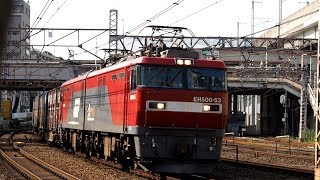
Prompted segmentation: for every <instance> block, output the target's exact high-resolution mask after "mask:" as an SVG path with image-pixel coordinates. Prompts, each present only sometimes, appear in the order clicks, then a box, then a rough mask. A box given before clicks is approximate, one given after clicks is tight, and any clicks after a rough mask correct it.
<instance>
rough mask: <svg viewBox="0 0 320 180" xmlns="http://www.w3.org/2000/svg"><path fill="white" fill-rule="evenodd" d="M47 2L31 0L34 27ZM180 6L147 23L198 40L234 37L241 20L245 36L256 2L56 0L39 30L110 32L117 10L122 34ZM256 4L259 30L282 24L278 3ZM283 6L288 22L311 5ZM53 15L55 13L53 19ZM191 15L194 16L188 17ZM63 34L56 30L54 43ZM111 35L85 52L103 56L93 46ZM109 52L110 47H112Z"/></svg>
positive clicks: (293, 1) (297, 0)
mask: <svg viewBox="0 0 320 180" xmlns="http://www.w3.org/2000/svg"><path fill="white" fill-rule="evenodd" d="M25 1H28V0H25ZM47 1H49V0H29V4H30V9H31V12H30V13H31V20H30V21H31V22H30V24H31V25H32V24H33V23H34V22H35V21H36V20H37V17H38V16H39V14H40V12H41V10H42V9H43V7H44V6H45V4H46V3H47ZM175 2H180V3H179V4H178V5H177V6H175V7H173V8H172V9H171V10H169V11H168V12H166V13H164V14H163V15H161V16H159V17H158V18H156V19H154V20H153V21H152V22H150V23H148V24H147V25H163V26H168V25H171V26H181V27H187V28H189V29H190V30H191V31H192V32H193V33H194V34H195V35H196V36H233V37H235V36H237V32H238V29H237V22H239V34H240V36H245V35H248V34H250V33H251V17H252V0H158V1H154V0H135V1H133V0H116V1H114V0H112V1H111V0H90V1H89V0H54V1H52V4H51V6H50V7H49V8H48V10H47V12H46V13H45V14H44V16H43V17H42V19H41V20H40V21H39V23H38V24H37V26H36V27H37V28H42V27H46V28H105V29H107V28H109V10H110V9H117V10H118V16H119V17H118V33H119V34H122V33H125V32H127V31H130V30H131V29H132V28H134V27H136V26H137V25H139V24H141V23H143V22H145V21H146V20H148V19H150V18H151V17H153V16H154V15H156V14H157V13H158V12H161V11H162V10H164V9H166V8H167V7H169V6H170V5H172V4H173V3H175ZM254 2H255V3H254V17H255V20H254V22H255V23H254V24H255V26H254V29H255V31H259V30H261V29H265V28H268V27H271V26H274V25H276V24H277V23H278V19H279V0H255V1H254ZM309 2H311V0H310V1H309ZM282 3H283V7H282V17H283V18H285V17H286V16H288V15H290V14H292V13H293V12H295V11H297V10H299V9H300V8H302V7H304V6H306V5H307V1H304V0H282ZM201 9H203V10H201ZM195 12H198V13H195ZM194 13H195V14H194ZM53 14H55V15H54V16H52V15H53ZM191 14H194V15H192V16H190V17H188V16H189V15H191ZM51 17H52V18H51ZM186 17H187V18H186ZM50 18H51V19H50ZM184 18H185V19H184ZM49 19H50V20H49ZM181 19H182V20H181ZM38 20H39V19H38ZM140 30H141V29H138V30H137V31H134V32H132V33H131V35H147V34H144V33H145V32H144V31H142V32H140ZM139 32H140V34H139ZM59 33H60V32H52V34H53V37H52V39H53V38H54V37H55V35H59ZM107 35H108V33H106V34H105V35H104V36H101V37H99V38H96V39H94V40H93V41H91V42H89V43H87V44H85V45H86V46H85V48H86V49H89V50H92V52H93V53H96V52H95V51H97V55H98V56H100V57H103V54H104V53H103V52H101V51H98V50H95V49H94V47H95V46H99V45H101V44H104V43H106V42H107V38H108V37H107ZM39 36H41V38H40V37H34V38H31V44H39V43H40V44H42V42H41V41H43V40H42V39H43V37H42V35H39ZM86 37H89V34H86V33H84V34H82V37H81V38H83V41H85V39H86ZM49 41H50V38H47V40H46V42H49ZM72 41H75V38H73V39H72V38H70V39H67V40H65V42H63V41H61V43H67V44H68V43H71V42H72ZM104 48H107V46H105V47H104ZM38 49H41V48H38ZM74 50H75V53H76V54H77V53H80V55H79V56H78V57H77V58H79V59H88V58H89V59H94V58H95V57H94V56H92V55H89V54H88V53H81V52H82V51H83V50H81V49H79V48H78V49H74ZM48 51H50V52H52V53H53V54H55V55H56V54H57V56H62V57H63V58H67V56H68V53H67V50H66V48H64V49H63V50H61V49H58V48H54V49H52V48H51V49H48ZM80 56H83V57H80Z"/></svg>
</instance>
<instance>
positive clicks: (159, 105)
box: [157, 103, 166, 109]
mask: <svg viewBox="0 0 320 180" xmlns="http://www.w3.org/2000/svg"><path fill="white" fill-rule="evenodd" d="M165 107H166V105H165V103H158V104H157V108H158V109H164V108H165Z"/></svg>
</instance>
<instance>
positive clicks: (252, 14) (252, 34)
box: [251, 1, 262, 37]
mask: <svg viewBox="0 0 320 180" xmlns="http://www.w3.org/2000/svg"><path fill="white" fill-rule="evenodd" d="M255 3H262V2H255V1H252V3H251V11H252V12H251V37H254V4H255Z"/></svg>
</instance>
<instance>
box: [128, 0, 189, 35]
mask: <svg viewBox="0 0 320 180" xmlns="http://www.w3.org/2000/svg"><path fill="white" fill-rule="evenodd" d="M183 1H184V0H178V1H176V2H174V3H173V4H171V5H170V6H168V7H167V8H165V9H163V10H162V11H160V12H158V13H157V14H156V15H154V16H152V17H151V18H149V19H147V20H146V21H144V22H143V23H141V24H139V25H137V26H136V27H134V28H132V29H131V30H129V31H127V32H126V34H130V33H132V32H133V31H136V30H137V29H139V28H141V27H143V26H145V25H146V24H148V23H150V22H152V21H153V20H155V19H156V18H158V17H160V16H162V15H163V14H165V13H166V12H168V11H170V10H171V9H172V8H174V7H175V6H178V5H179V4H180V3H182V2H183Z"/></svg>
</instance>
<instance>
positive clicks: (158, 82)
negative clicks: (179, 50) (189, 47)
mask: <svg viewBox="0 0 320 180" xmlns="http://www.w3.org/2000/svg"><path fill="white" fill-rule="evenodd" d="M138 72H139V73H138V74H137V75H138V77H139V76H140V77H141V79H140V80H139V83H138V85H139V86H140V87H156V88H181V89H205V90H213V91H221V90H226V82H225V81H226V80H225V79H226V72H225V71H224V70H221V69H210V68H195V67H159V66H139V67H138ZM138 79H139V78H138Z"/></svg>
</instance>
